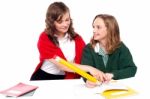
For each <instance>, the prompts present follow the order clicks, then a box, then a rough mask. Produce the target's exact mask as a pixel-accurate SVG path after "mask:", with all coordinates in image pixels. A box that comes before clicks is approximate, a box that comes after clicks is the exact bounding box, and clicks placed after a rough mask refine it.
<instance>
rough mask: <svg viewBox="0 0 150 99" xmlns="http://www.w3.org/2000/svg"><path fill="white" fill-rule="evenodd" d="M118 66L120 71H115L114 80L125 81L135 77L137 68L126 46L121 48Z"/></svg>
mask: <svg viewBox="0 0 150 99" xmlns="http://www.w3.org/2000/svg"><path fill="white" fill-rule="evenodd" d="M118 65H119V66H118V70H115V71H113V74H114V78H113V79H123V78H129V77H133V76H135V74H136V71H137V67H136V65H135V64H134V62H133V58H132V55H131V53H130V51H129V49H128V48H127V47H126V46H123V47H122V48H121V51H120V57H119V64H118Z"/></svg>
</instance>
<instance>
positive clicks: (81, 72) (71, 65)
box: [54, 56, 101, 85]
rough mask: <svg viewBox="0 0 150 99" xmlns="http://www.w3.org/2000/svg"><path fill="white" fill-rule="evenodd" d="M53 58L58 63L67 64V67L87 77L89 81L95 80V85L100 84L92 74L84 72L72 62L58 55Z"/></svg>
mask: <svg viewBox="0 0 150 99" xmlns="http://www.w3.org/2000/svg"><path fill="white" fill-rule="evenodd" d="M54 59H55V60H56V61H57V62H59V63H60V64H63V65H65V66H67V67H68V68H70V69H71V70H73V71H74V72H76V73H77V74H79V75H81V76H82V77H84V78H86V79H88V80H89V81H91V82H95V83H96V84H97V85H100V84H101V83H100V82H99V81H98V80H97V79H96V78H95V77H93V76H91V75H90V74H88V73H86V72H85V71H83V70H82V69H80V68H78V67H77V66H75V65H74V64H72V63H70V62H68V61H66V60H64V59H62V58H60V57H59V56H55V57H54Z"/></svg>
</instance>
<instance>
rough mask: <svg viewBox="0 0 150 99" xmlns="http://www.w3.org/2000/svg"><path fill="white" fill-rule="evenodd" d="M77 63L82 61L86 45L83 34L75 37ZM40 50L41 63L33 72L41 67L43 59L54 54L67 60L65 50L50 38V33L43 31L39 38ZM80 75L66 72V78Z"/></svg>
mask: <svg viewBox="0 0 150 99" xmlns="http://www.w3.org/2000/svg"><path fill="white" fill-rule="evenodd" d="M74 40H75V59H74V60H75V63H79V64H80V63H81V57H82V51H83V48H84V47H85V42H84V41H83V39H82V37H81V36H79V35H78V36H77V37H76V38H75V39H74ZM37 46H38V50H39V53H40V63H39V64H38V65H37V67H36V68H35V71H34V72H33V74H34V73H35V72H36V71H37V70H38V69H40V68H41V66H42V64H43V61H44V60H45V59H50V58H52V57H53V56H54V55H58V56H59V57H61V58H63V59H65V60H66V58H65V56H64V54H63V52H62V51H61V49H60V48H59V47H57V46H56V45H55V44H54V43H53V42H52V41H51V40H50V39H49V38H48V35H47V34H46V33H45V32H42V33H41V35H40V37H39V40H38V44H37ZM79 77H80V76H79V75H77V74H75V73H70V72H66V74H65V79H74V78H79Z"/></svg>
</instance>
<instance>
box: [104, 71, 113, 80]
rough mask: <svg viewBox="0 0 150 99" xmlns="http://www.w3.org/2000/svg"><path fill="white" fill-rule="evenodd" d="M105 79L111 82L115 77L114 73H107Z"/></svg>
mask: <svg viewBox="0 0 150 99" xmlns="http://www.w3.org/2000/svg"><path fill="white" fill-rule="evenodd" d="M105 77H106V78H105V79H106V81H107V82H109V81H110V80H112V78H113V77H114V75H113V74H112V73H105Z"/></svg>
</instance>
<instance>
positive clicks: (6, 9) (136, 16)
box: [0, 0, 150, 85]
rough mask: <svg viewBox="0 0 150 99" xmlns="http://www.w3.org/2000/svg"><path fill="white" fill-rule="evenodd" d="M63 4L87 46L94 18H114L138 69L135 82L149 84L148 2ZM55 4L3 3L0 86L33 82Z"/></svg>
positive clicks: (79, 0) (32, 0)
mask: <svg viewBox="0 0 150 99" xmlns="http://www.w3.org/2000/svg"><path fill="white" fill-rule="evenodd" d="M62 1H63V2H64V3H65V4H66V5H67V6H68V7H69V8H70V11H71V17H72V19H73V23H74V28H75V30H76V32H78V33H79V34H80V35H81V36H82V37H83V39H84V40H85V42H86V43H88V42H89V40H90V38H91V36H92V21H93V18H94V17H95V15H97V14H100V13H107V14H112V15H113V16H115V17H116V19H117V21H118V23H119V26H120V33H121V38H122V41H123V42H124V43H125V44H126V45H127V46H128V47H129V49H130V51H131V53H132V55H133V59H134V62H135V64H136V65H137V67H138V71H137V74H136V78H138V79H139V82H147V80H148V79H149V77H148V75H149V74H150V73H149V66H150V63H149V61H150V60H149V59H150V58H149V56H150V47H149V45H150V44H148V43H149V42H150V38H149V34H150V29H149V28H150V25H149V24H150V19H149V18H150V14H149V11H148V9H149V8H148V6H149V3H148V0H147V1H146V0H62ZM52 2H54V0H0V83H1V82H2V81H14V80H16V81H22V80H29V79H30V76H31V74H32V72H33V71H34V69H35V67H36V66H37V64H38V62H39V53H38V50H37V45H36V44H37V41H38V36H39V34H40V33H41V32H42V31H43V30H44V28H45V14H46V10H47V8H48V6H49V4H50V3H52ZM139 84H140V83H139ZM140 85H141V84H140Z"/></svg>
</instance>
